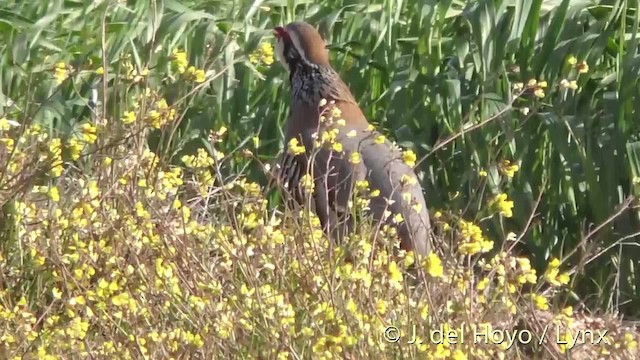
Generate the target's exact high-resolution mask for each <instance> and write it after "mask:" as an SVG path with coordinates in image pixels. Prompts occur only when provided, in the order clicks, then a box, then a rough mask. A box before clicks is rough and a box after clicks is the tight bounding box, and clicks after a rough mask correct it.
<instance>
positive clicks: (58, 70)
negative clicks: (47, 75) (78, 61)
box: [53, 61, 73, 84]
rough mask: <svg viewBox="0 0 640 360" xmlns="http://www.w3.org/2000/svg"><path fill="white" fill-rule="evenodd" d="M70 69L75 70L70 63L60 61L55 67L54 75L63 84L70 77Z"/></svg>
mask: <svg viewBox="0 0 640 360" xmlns="http://www.w3.org/2000/svg"><path fill="white" fill-rule="evenodd" d="M69 71H73V68H72V67H71V66H70V65H67V64H65V63H64V61H60V62H58V63H56V65H55V66H54V67H53V76H54V77H55V79H56V82H57V83H58V84H62V83H63V82H64V81H65V80H67V78H68V77H69Z"/></svg>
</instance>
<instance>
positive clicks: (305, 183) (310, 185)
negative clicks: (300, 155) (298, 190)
mask: <svg viewBox="0 0 640 360" xmlns="http://www.w3.org/2000/svg"><path fill="white" fill-rule="evenodd" d="M300 186H301V187H302V189H303V190H305V191H307V192H312V191H313V189H314V188H315V184H314V182H313V178H312V177H311V175H309V174H304V176H302V178H301V179H300Z"/></svg>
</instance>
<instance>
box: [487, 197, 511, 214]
mask: <svg viewBox="0 0 640 360" xmlns="http://www.w3.org/2000/svg"><path fill="white" fill-rule="evenodd" d="M489 208H490V209H492V210H493V211H495V212H497V213H499V214H500V215H502V216H504V217H507V218H510V217H512V216H513V211H512V209H513V201H511V200H507V194H505V193H500V194H498V195H496V196H495V197H494V198H493V199H491V201H490V202H489Z"/></svg>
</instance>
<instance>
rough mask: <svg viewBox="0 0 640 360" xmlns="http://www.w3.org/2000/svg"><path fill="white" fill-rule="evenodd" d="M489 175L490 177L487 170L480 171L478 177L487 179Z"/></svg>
mask: <svg viewBox="0 0 640 360" xmlns="http://www.w3.org/2000/svg"><path fill="white" fill-rule="evenodd" d="M487 175H489V174H487V172H486V171H485V170H480V171H479V172H478V176H480V177H487Z"/></svg>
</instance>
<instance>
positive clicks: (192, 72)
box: [187, 66, 206, 83]
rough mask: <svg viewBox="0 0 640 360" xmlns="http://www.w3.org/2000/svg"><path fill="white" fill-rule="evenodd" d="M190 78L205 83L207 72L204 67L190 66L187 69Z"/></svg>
mask: <svg viewBox="0 0 640 360" xmlns="http://www.w3.org/2000/svg"><path fill="white" fill-rule="evenodd" d="M187 75H188V76H189V78H190V79H191V80H193V81H195V82H197V83H203V82H204V81H205V80H206V74H205V72H204V70H202V69H196V67H195V66H189V68H188V69H187Z"/></svg>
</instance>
